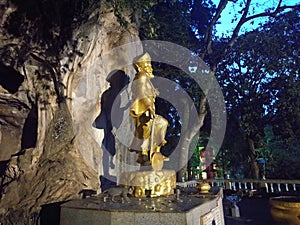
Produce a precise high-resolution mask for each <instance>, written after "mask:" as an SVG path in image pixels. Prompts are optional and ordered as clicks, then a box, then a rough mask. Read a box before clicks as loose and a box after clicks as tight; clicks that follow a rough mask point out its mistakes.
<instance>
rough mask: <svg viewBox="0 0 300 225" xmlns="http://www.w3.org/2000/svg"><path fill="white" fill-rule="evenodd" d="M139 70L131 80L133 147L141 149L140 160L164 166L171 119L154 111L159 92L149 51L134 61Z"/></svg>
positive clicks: (157, 166)
mask: <svg viewBox="0 0 300 225" xmlns="http://www.w3.org/2000/svg"><path fill="white" fill-rule="evenodd" d="M133 64H134V67H135V69H136V70H137V73H136V75H135V78H134V80H133V84H132V97H133V104H132V105H131V107H130V116H131V117H133V118H134V123H135V131H134V137H135V138H134V140H133V143H132V145H131V147H130V150H131V151H136V152H138V153H139V156H138V160H137V162H138V163H140V164H141V165H142V166H147V165H151V166H152V168H153V169H154V170H161V169H162V167H163V161H165V160H168V158H167V157H165V156H163V155H162V154H161V153H160V148H161V146H163V145H165V144H166V140H165V135H166V131H167V126H168V121H167V120H166V119H165V118H163V117H162V116H160V115H157V114H156V113H155V98H156V96H157V95H158V94H159V92H158V91H157V90H156V89H155V88H154V86H153V84H152V82H151V78H153V77H154V75H153V73H152V72H153V69H152V66H151V58H150V55H149V54H148V53H145V54H143V55H142V56H140V57H138V58H137V59H136V60H135V61H134V63H133Z"/></svg>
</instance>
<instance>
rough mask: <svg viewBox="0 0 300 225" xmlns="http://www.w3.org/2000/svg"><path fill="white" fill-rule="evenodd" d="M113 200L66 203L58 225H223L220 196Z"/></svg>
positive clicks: (99, 199)
mask: <svg viewBox="0 0 300 225" xmlns="http://www.w3.org/2000/svg"><path fill="white" fill-rule="evenodd" d="M116 199H117V198H116ZM117 200H118V201H117V202H112V201H111V200H107V199H106V197H105V196H102V195H99V196H97V197H91V198H87V199H82V200H73V201H70V202H67V203H65V204H63V205H62V206H61V220H60V225H159V224H161V225H211V224H218V225H224V224H225V223H224V216H223V207H222V197H221V195H220V194H218V195H209V194H207V195H198V194H197V195H192V196H191V195H181V196H180V198H179V199H178V198H176V197H175V196H168V197H157V198H140V199H139V198H130V202H123V203H122V199H121V198H120V199H117ZM213 221H215V223H213Z"/></svg>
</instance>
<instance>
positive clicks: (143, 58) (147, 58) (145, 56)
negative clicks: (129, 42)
mask: <svg viewBox="0 0 300 225" xmlns="http://www.w3.org/2000/svg"><path fill="white" fill-rule="evenodd" d="M150 61H151V57H150V55H149V53H148V52H146V53H144V54H143V55H141V56H138V57H136V58H135V60H134V62H133V63H134V64H139V63H141V62H150Z"/></svg>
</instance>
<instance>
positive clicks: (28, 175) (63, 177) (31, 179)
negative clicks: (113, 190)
mask: <svg viewBox="0 0 300 225" xmlns="http://www.w3.org/2000/svg"><path fill="white" fill-rule="evenodd" d="M0 3H1V4H0V6H1V7H0V10H1V12H2V13H0V15H2V17H1V20H0V29H3V27H4V24H5V22H6V21H7V19H8V18H9V16H10V15H11V14H12V13H13V12H14V11H15V10H18V9H17V8H16V7H15V5H13V4H12V3H11V2H10V1H9V0H6V1H1V2H0ZM124 18H127V19H128V20H129V13H127V14H126V12H124ZM0 34H1V35H0V54H1V56H2V58H1V62H0V67H1V68H0V72H1V74H0V175H1V177H0V199H1V200H0V223H1V224H6V225H9V224H14V225H17V224H36V223H37V220H38V218H39V212H40V210H41V207H42V206H43V205H47V204H49V203H54V202H62V201H65V200H68V199H71V198H79V197H80V196H79V194H78V193H79V192H80V190H82V189H94V190H99V188H100V183H99V176H100V175H101V174H102V173H103V162H102V156H103V149H102V148H101V142H102V139H103V130H101V129H97V128H95V127H93V123H94V120H95V118H96V117H97V116H98V115H99V113H100V111H101V108H102V106H101V105H100V99H101V96H102V94H103V92H104V91H105V90H106V89H107V88H108V87H109V83H108V82H107V80H106V78H107V76H108V75H109V73H110V72H111V71H113V70H115V69H119V70H123V71H124V72H125V73H126V74H127V75H128V76H131V77H132V76H133V75H134V70H133V68H132V65H131V62H132V59H133V58H134V57H135V56H137V55H139V54H141V52H142V47H141V44H140V42H139V38H138V32H137V27H136V26H135V24H133V23H132V24H129V26H128V27H123V26H121V25H120V23H119V21H118V19H117V18H116V16H115V14H114V12H113V10H112V8H111V7H110V5H109V4H108V3H106V2H105V1H101V4H100V5H99V6H98V7H97V8H95V9H94V10H93V12H92V13H91V14H90V16H89V18H88V20H87V21H85V23H83V24H82V25H81V26H80V27H78V28H76V29H75V30H74V31H73V35H72V43H75V42H76V48H75V50H76V52H78V53H80V54H73V53H74V52H72V51H74V46H71V44H70V43H71V42H70V43H69V45H65V46H63V49H62V50H61V51H60V52H61V54H60V55H58V56H57V59H58V60H59V64H60V65H61V67H60V68H59V69H61V71H63V72H61V73H60V74H62V76H61V77H58V76H57V75H56V74H57V73H56V72H57V70H55V69H52V67H51V65H50V66H49V63H47V58H45V57H44V55H43V53H42V52H38V51H35V52H33V51H32V52H29V53H28V55H26V56H24V58H23V59H24V60H23V61H20V60H19V61H18V62H15V61H16V60H15V59H16V58H20V52H21V51H19V49H18V47H17V46H18V43H19V42H20V41H21V40H20V39H18V38H14V37H11V36H7V35H6V34H5V32H0ZM30 44H31V43H28V45H30ZM120 46H124V47H121V48H119V47H120ZM33 49H34V48H33ZM114 49H118V51H114ZM5 52H8V54H4V53H5ZM14 54H15V55H16V58H14V59H11V58H10V57H11V56H13V55H14ZM4 56H7V58H5V57H4ZM14 60H15V61H14ZM12 74H13V76H12ZM55 76H57V77H58V78H57V79H55V78H53V77H55ZM58 86H60V89H59V88H58ZM62 87H63V88H62ZM60 92H61V93H62V92H63V94H64V96H65V99H63V100H62V99H59V97H61V96H58V93H60Z"/></svg>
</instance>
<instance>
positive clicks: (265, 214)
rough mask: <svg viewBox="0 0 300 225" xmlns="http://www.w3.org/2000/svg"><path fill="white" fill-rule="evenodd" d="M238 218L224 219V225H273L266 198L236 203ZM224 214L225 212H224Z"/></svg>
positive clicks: (228, 217) (243, 200)
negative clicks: (238, 210) (238, 212)
mask: <svg viewBox="0 0 300 225" xmlns="http://www.w3.org/2000/svg"><path fill="white" fill-rule="evenodd" d="M238 206H239V208H240V215H241V217H240V218H233V217H230V216H226V217H225V224H226V225H246V224H249V225H274V224H275V222H274V221H273V219H272V217H271V213H270V208H271V207H270V203H269V199H268V198H258V197H255V198H243V199H242V201H241V202H239V203H238ZM225 213H226V212H225Z"/></svg>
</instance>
